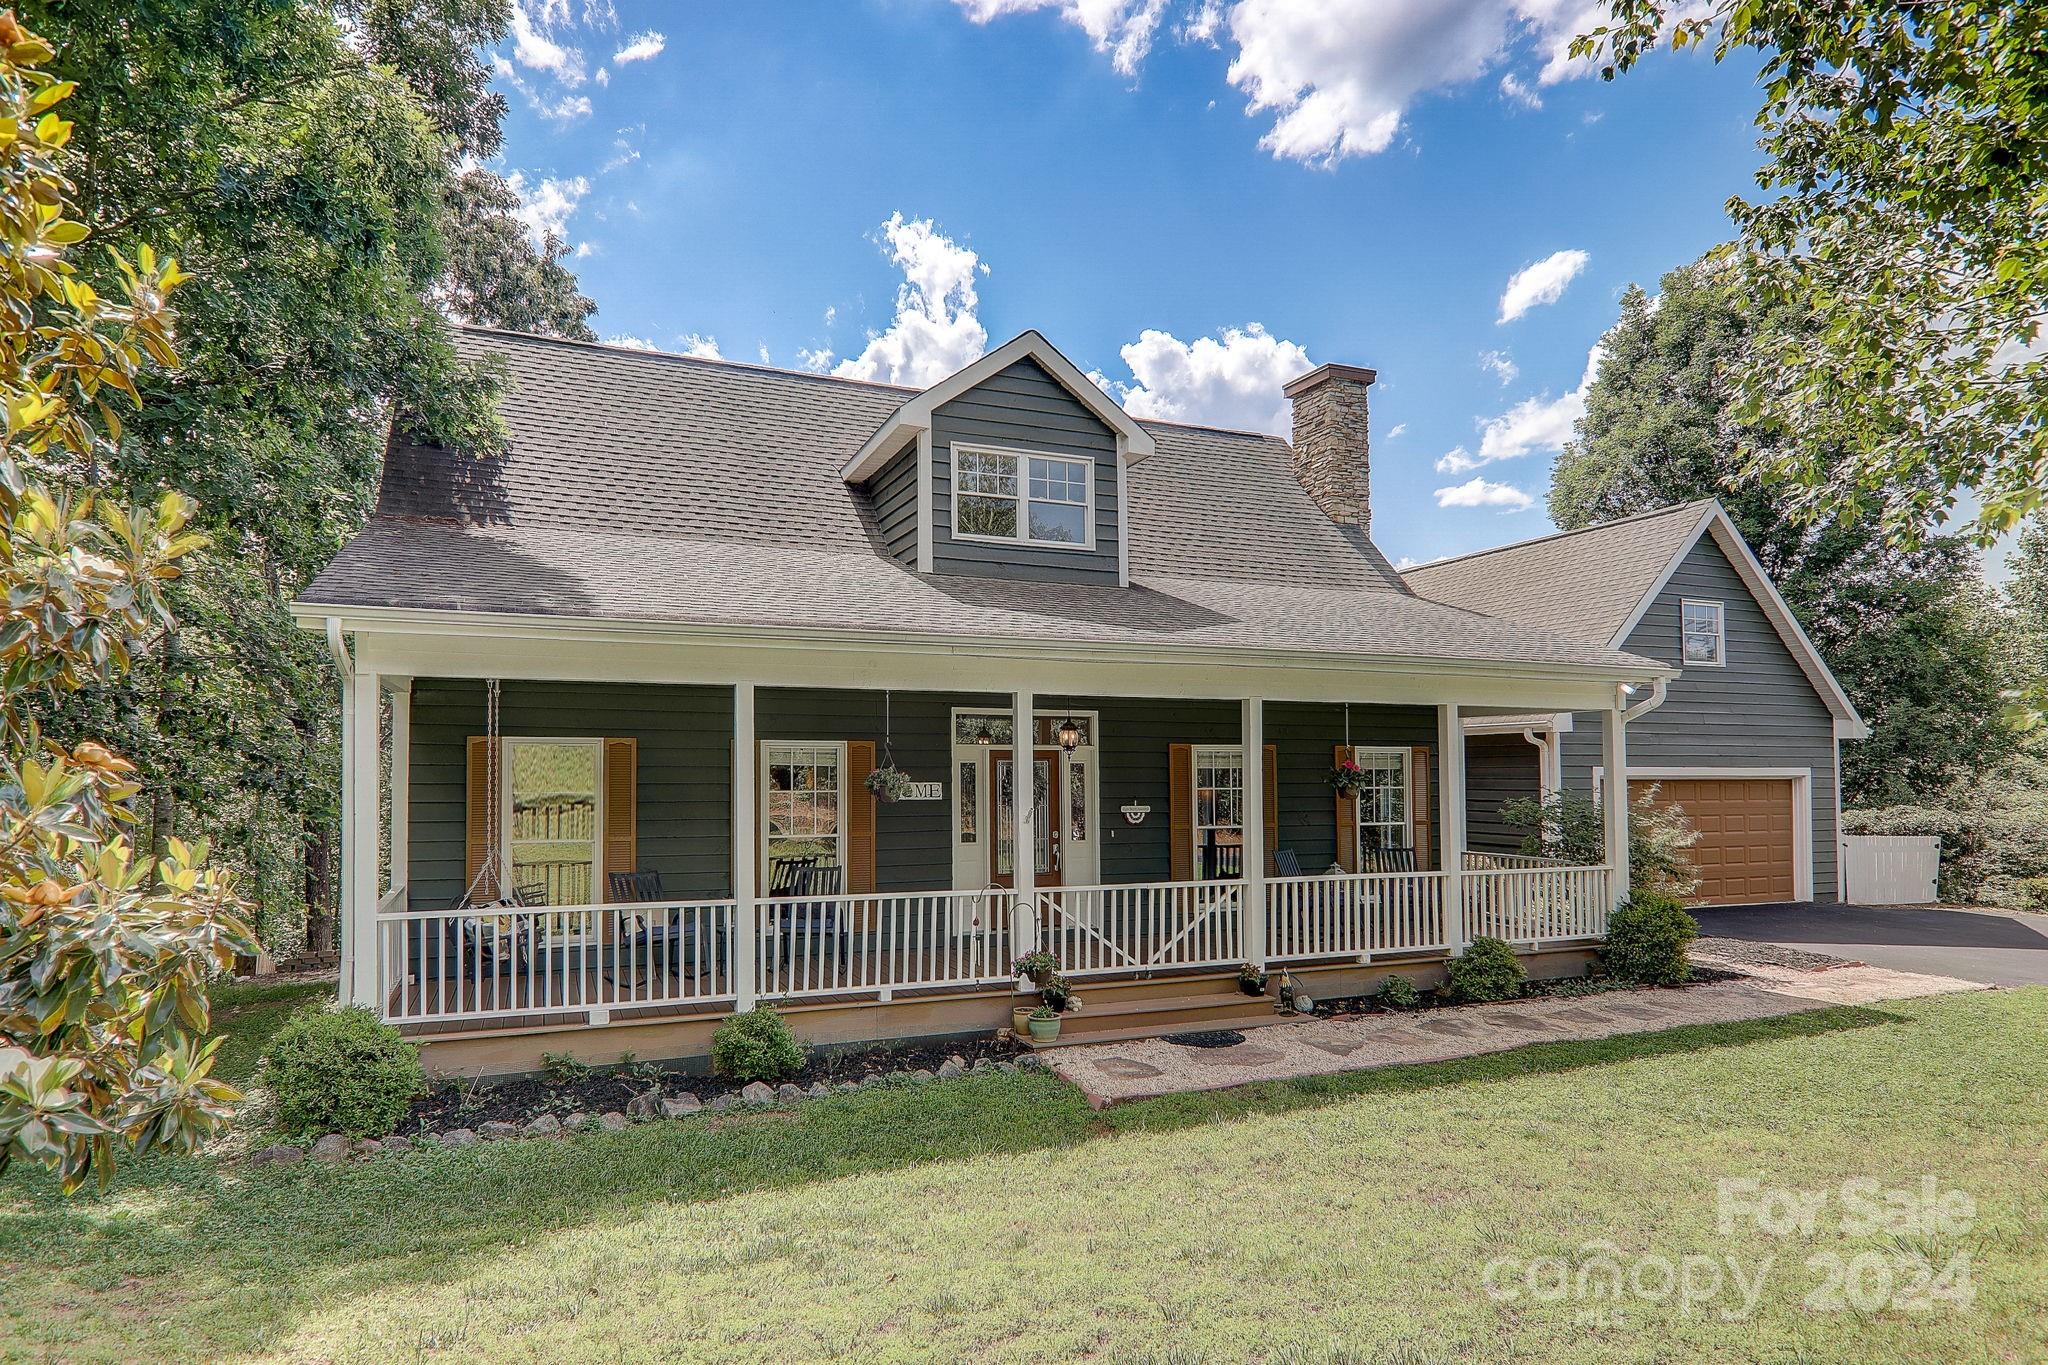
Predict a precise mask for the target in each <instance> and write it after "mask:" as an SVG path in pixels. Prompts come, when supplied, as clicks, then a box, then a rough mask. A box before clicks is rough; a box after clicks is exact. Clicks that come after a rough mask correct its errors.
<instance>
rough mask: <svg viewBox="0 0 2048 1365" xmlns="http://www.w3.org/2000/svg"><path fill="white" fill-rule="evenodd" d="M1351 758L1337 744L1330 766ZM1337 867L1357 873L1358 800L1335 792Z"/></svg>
mask: <svg viewBox="0 0 2048 1365" xmlns="http://www.w3.org/2000/svg"><path fill="white" fill-rule="evenodd" d="M1349 757H1351V750H1350V749H1349V748H1347V747H1346V746H1345V745H1342V744H1339V745H1338V746H1337V750H1336V752H1335V753H1334V754H1332V755H1331V756H1330V766H1331V767H1332V768H1335V767H1336V766H1337V765H1339V764H1340V763H1342V762H1343V761H1344V760H1345V759H1347V758H1349ZM1336 797H1337V866H1339V867H1341V868H1343V869H1344V870H1345V871H1346V872H1356V871H1358V798H1357V797H1355V796H1353V795H1351V794H1350V793H1348V792H1337V793H1336Z"/></svg>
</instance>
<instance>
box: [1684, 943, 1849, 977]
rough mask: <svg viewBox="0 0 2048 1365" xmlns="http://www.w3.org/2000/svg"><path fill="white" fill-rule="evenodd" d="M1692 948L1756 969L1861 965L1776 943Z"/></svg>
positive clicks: (1807, 969) (1811, 969) (1806, 969)
mask: <svg viewBox="0 0 2048 1365" xmlns="http://www.w3.org/2000/svg"><path fill="white" fill-rule="evenodd" d="M1692 948H1693V951H1694V952H1696V953H1707V954H1709V955H1711V956H1713V957H1718V958H1720V959H1722V960H1723V961H1725V962H1740V963H1744V964H1747V965H1749V966H1756V967H1789V968H1791V969H1792V970H1793V971H1795V972H1824V971H1826V970H1828V969H1829V968H1830V967H1857V966H1861V965H1862V964H1861V963H1857V962H1851V961H1850V960H1849V959H1847V958H1845V957H1829V956H1828V955H1827V954H1826V953H1809V952H1807V951H1806V950H1805V949H1804V948H1787V947H1784V946H1783V945H1782V944H1777V943H1751V942H1750V941H1749V940H1747V939H1740V938H1696V939H1694V940H1693V941H1692Z"/></svg>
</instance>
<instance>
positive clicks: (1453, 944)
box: [1436, 702, 1466, 957]
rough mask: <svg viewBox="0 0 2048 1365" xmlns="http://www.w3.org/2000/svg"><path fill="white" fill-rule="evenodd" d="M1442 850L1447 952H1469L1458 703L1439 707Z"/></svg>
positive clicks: (1439, 853) (1462, 733)
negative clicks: (1466, 919)
mask: <svg viewBox="0 0 2048 1365" xmlns="http://www.w3.org/2000/svg"><path fill="white" fill-rule="evenodd" d="M1436 754H1437V758H1436V766H1437V783H1436V791H1437V809H1438V820H1437V830H1438V850H1437V864H1438V866H1439V867H1440V868H1441V869H1442V871H1443V877H1444V951H1445V952H1446V953H1448V954H1450V955H1451V956H1453V957H1456V956H1457V955H1458V954H1459V953H1462V952H1464V951H1465V942H1466V939H1465V723H1464V721H1463V720H1461V719H1460V718H1459V716H1458V705H1457V703H1456V702H1445V703H1444V704H1442V705H1440V706H1438V707H1437V708H1436Z"/></svg>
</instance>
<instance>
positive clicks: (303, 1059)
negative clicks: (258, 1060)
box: [262, 1005, 427, 1137]
mask: <svg viewBox="0 0 2048 1365" xmlns="http://www.w3.org/2000/svg"><path fill="white" fill-rule="evenodd" d="M262 1080H263V1084H264V1085H265V1086H266V1087H267V1088H268V1089H269V1091H270V1093H271V1094H272V1095H273V1096H275V1097H276V1100H277V1117H278V1125H279V1126H280V1127H282V1128H283V1129H285V1130H286V1131H287V1132H291V1133H299V1134H320V1133H346V1134H348V1135H349V1136H350V1137H383V1136H384V1135H385V1134H387V1133H389V1132H391V1130H392V1129H394V1128H396V1127H397V1126H398V1125H399V1123H400V1122H401V1121H403V1120H404V1118H405V1111H406V1108H407V1106H408V1105H409V1104H410V1103H411V1101H412V1098H413V1097H414V1096H415V1095H418V1094H420V1093H421V1092H422V1091H423V1090H425V1089H426V1084H427V1078H426V1074H425V1073H424V1072H423V1071H421V1070H420V1050H419V1049H418V1048H417V1047H415V1046H413V1044H411V1043H409V1042H407V1041H406V1040H405V1039H404V1038H402V1037H400V1036H399V1033H398V1030H397V1029H395V1028H392V1027H391V1026H390V1025H389V1024H383V1023H379V1022H378V1020H377V1017H376V1016H375V1015H374V1014H371V1013H370V1012H369V1011H368V1010H366V1009H360V1008H358V1009H345V1010H330V1009H323V1008H321V1007H320V1006H317V1005H316V1006H313V1007H311V1008H309V1009H306V1010H302V1011H300V1012H299V1013H298V1014H296V1015H293V1016H292V1018H291V1019H289V1020H287V1021H286V1022H285V1025H284V1027H283V1028H280V1029H279V1030H278V1031H277V1032H276V1033H275V1034H273V1035H271V1039H270V1045H269V1046H268V1047H266V1048H265V1049H264V1050H263V1071H262Z"/></svg>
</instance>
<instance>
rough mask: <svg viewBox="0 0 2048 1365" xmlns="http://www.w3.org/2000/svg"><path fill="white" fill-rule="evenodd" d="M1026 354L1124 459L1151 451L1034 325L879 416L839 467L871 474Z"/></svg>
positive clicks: (859, 475) (1128, 419)
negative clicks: (944, 410)
mask: <svg viewBox="0 0 2048 1365" xmlns="http://www.w3.org/2000/svg"><path fill="white" fill-rule="evenodd" d="M1026 358H1029V359H1031V360H1035V361H1037V362H1038V363H1039V364H1040V365H1042V366H1044V367H1045V371H1046V373H1047V374H1050V375H1051V376H1052V377H1053V378H1054V379H1056V380H1057V381H1059V384H1060V386H1061V387H1062V388H1064V389H1066V390H1067V391H1068V392H1069V393H1071V394H1073V395H1074V397H1075V398H1077V399H1079V400H1080V402H1081V403H1082V405H1083V406H1085V407H1086V408H1087V409H1088V410H1089V411H1090V412H1092V413H1094V414H1095V415H1096V416H1097V417H1099V418H1101V419H1102V421H1103V424H1104V425H1106V426H1107V427H1108V428H1109V429H1110V430H1111V431H1114V432H1115V433H1116V434H1117V437H1118V444H1119V447H1120V449H1121V452H1122V455H1123V459H1124V463H1126V464H1136V463H1137V462H1138V461H1140V460H1142V459H1144V458H1145V457H1146V456H1148V455H1150V454H1151V453H1152V434H1151V433H1150V432H1148V431H1146V430H1145V428H1143V427H1141V426H1139V425H1138V422H1137V419H1136V418H1134V417H1132V416H1131V415H1130V414H1129V413H1127V412H1125V411H1124V410H1123V409H1122V408H1121V407H1119V406H1117V404H1116V402H1115V401H1114V400H1112V399H1111V398H1110V396H1109V395H1108V394H1106V393H1104V392H1103V391H1102V386H1101V385H1099V384H1097V383H1096V382H1095V381H1094V380H1092V379H1090V378H1089V377H1088V376H1087V375H1085V374H1083V373H1081V370H1080V367H1079V366H1077V365H1075V364H1074V362H1073V361H1071V360H1069V359H1067V358H1066V357H1065V356H1063V355H1061V354H1060V352H1059V348H1058V347H1057V346H1054V345H1053V344H1052V343H1051V342H1050V341H1047V340H1046V339H1045V338H1044V337H1043V336H1042V335H1040V334H1039V333H1038V332H1035V331H1029V332H1020V333H1018V334H1017V335H1016V336H1014V337H1011V338H1010V339H1009V340H1008V341H1006V342H1004V343H1003V344H1002V345H1000V346H998V347H996V348H995V349H994V350H993V351H990V352H989V353H988V354H987V355H985V356H983V357H982V358H981V359H979V360H977V361H975V362H974V363H973V364H972V365H969V366H968V367H967V368H965V369H963V370H958V371H955V372H954V373H953V374H951V375H948V376H947V377H946V378H944V379H941V380H940V381H939V382H938V383H936V384H934V385H932V386H931V387H930V388H928V389H925V390H923V391H922V392H920V393H918V394H917V395H915V396H914V397H912V398H910V399H908V400H907V401H905V402H904V404H903V405H902V406H901V407H899V408H897V409H896V411H894V412H892V413H890V414H889V416H888V417H887V418H886V419H885V420H884V421H883V423H882V426H881V429H880V430H878V431H876V432H875V434H874V435H872V436H870V437H869V438H868V439H867V443H866V444H865V445H863V446H862V447H861V448H860V450H859V451H858V452H857V453H856V454H855V455H854V457H853V458H852V459H851V460H849V461H847V463H846V468H845V470H844V471H843V472H842V475H841V477H843V478H844V479H845V480H846V481H847V482H848V483H861V482H864V481H865V480H867V479H869V478H871V477H873V475H874V473H875V471H876V470H878V469H880V468H881V467H882V465H883V464H884V463H885V462H887V460H888V459H889V457H890V456H892V455H894V454H895V453H896V452H898V451H900V450H901V449H903V444H904V442H906V441H909V440H911V439H913V438H914V437H916V436H917V434H918V433H919V432H921V431H930V430H931V426H932V414H933V413H934V412H936V411H937V410H938V409H939V408H940V407H942V406H944V405H945V404H947V403H950V402H951V401H952V400H954V399H955V398H958V397H959V396H960V395H961V394H963V393H966V392H967V391H968V390H969V389H972V388H974V387H975V386H976V385H978V384H980V383H981V382H982V381H984V380H986V379H988V378H990V377H991V376H993V375H998V374H1001V373H1002V372H1003V371H1004V370H1006V369H1008V368H1009V367H1010V366H1012V365H1014V364H1016V363H1017V362H1018V361H1020V360H1023V359H1026Z"/></svg>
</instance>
